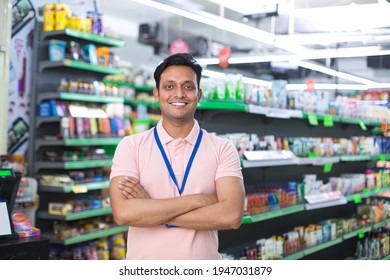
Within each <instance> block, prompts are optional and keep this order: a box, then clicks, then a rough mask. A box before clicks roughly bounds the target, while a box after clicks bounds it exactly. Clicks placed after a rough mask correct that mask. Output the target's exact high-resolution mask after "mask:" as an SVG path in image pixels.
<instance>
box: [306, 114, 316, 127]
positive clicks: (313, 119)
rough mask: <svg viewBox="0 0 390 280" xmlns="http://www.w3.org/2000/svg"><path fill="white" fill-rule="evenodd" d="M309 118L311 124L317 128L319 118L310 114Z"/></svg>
mask: <svg viewBox="0 0 390 280" xmlns="http://www.w3.org/2000/svg"><path fill="white" fill-rule="evenodd" d="M307 117H308V119H309V124H311V125H314V126H317V125H318V118H317V115H316V114H312V113H309V114H307Z"/></svg>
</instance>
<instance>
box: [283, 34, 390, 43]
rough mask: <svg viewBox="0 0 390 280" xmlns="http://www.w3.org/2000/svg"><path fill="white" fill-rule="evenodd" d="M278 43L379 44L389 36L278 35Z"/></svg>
mask: <svg viewBox="0 0 390 280" xmlns="http://www.w3.org/2000/svg"><path fill="white" fill-rule="evenodd" d="M277 39H278V41H284V42H285V43H286V44H287V43H289V42H290V43H291V42H294V43H295V44H299V45H310V44H322V45H329V44H335V43H340V42H342V43H346V42H349V43H352V42H380V41H389V40H390V35H381V34H366V35H361V34H356V33H355V34H353V33H352V34H351V33H344V34H343V33H341V34H340V33H335V32H333V33H325V34H322V33H321V34H298V35H278V36H277Z"/></svg>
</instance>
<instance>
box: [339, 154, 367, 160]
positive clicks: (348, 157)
mask: <svg viewBox="0 0 390 280" xmlns="http://www.w3.org/2000/svg"><path fill="white" fill-rule="evenodd" d="M340 160H341V161H363V160H371V156H370V155H344V156H341V157H340Z"/></svg>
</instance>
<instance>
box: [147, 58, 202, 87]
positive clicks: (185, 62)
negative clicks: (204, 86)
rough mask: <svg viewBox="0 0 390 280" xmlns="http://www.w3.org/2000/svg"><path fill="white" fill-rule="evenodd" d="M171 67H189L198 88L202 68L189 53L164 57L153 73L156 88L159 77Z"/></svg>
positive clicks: (158, 84)
mask: <svg viewBox="0 0 390 280" xmlns="http://www.w3.org/2000/svg"><path fill="white" fill-rule="evenodd" d="M172 65H181V66H188V67H191V68H192V69H193V70H194V71H195V74H196V80H197V82H198V87H199V86H200V78H201V77H202V67H201V66H200V65H199V64H198V62H197V61H196V60H195V59H194V58H193V57H192V55H191V54H189V53H177V54H173V55H171V56H168V57H166V58H165V59H164V60H163V62H161V63H160V64H159V65H158V66H157V67H156V70H155V71H154V75H153V76H154V80H155V82H156V88H157V89H158V88H159V87H160V77H161V74H162V72H164V70H165V69H167V68H168V67H169V66H172Z"/></svg>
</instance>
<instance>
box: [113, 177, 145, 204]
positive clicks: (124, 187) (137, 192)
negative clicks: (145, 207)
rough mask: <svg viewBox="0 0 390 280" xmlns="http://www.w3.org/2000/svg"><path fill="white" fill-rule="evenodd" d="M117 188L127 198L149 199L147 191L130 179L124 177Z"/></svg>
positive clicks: (135, 180)
mask: <svg viewBox="0 0 390 280" xmlns="http://www.w3.org/2000/svg"><path fill="white" fill-rule="evenodd" d="M118 188H119V189H120V190H121V191H122V194H123V195H124V196H125V197H127V198H145V199H148V198H151V197H150V195H149V194H148V193H147V191H145V189H144V188H143V187H142V186H141V185H140V183H139V181H138V180H137V179H135V178H132V177H125V178H124V179H123V180H121V181H119V182H118Z"/></svg>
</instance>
